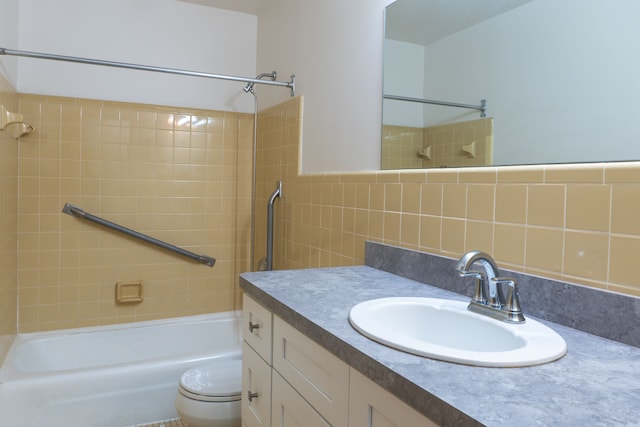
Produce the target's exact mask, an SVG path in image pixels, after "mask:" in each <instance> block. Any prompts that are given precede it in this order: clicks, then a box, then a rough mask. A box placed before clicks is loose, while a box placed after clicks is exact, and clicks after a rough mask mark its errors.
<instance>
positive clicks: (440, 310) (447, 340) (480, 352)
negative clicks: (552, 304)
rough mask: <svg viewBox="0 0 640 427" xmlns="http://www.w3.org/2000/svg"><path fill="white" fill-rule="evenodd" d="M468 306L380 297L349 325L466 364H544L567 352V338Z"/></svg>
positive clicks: (360, 307)
mask: <svg viewBox="0 0 640 427" xmlns="http://www.w3.org/2000/svg"><path fill="white" fill-rule="evenodd" d="M467 305H468V304H467V303H466V302H461V301H453V300H445V299H436V298H417V297H393V298H381V299H374V300H370V301H365V302H363V303H360V304H357V305H356V306H354V307H353V308H352V309H351V312H350V313H349V321H350V322H351V325H352V326H353V327H354V328H355V329H356V330H357V331H358V332H360V333H361V334H363V335H364V336H366V337H368V338H370V339H372V340H374V341H377V342H379V343H382V344H385V345H388V346H389V347H393V348H396V349H398V350H402V351H406V352H408V353H412V354H417V355H419V356H426V357H430V358H433V359H438V360H444V361H447V362H455V363H462V364H465V365H474V366H490V367H519V366H531V365H539V364H543V363H547V362H551V361H553V360H556V359H559V358H561V357H562V356H564V355H565V353H566V352H567V344H566V342H565V340H564V339H563V338H562V337H561V336H560V335H558V334H557V333H556V332H555V331H554V330H552V329H550V328H549V327H547V326H545V325H543V324H542V323H540V322H536V321H535V320H532V319H527V320H526V322H525V323H521V324H512V323H506V322H503V321H500V320H495V319H492V318H490V317H487V316H484V315H481V314H477V313H473V312H471V311H468V310H467Z"/></svg>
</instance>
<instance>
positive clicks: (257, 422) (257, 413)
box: [241, 342, 271, 427]
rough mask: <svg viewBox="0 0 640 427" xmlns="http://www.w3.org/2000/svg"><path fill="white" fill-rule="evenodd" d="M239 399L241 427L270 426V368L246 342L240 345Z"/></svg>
mask: <svg viewBox="0 0 640 427" xmlns="http://www.w3.org/2000/svg"><path fill="white" fill-rule="evenodd" d="M241 398H242V402H241V403H242V405H241V416H242V423H243V426H246V427H265V426H266V427H268V426H270V425H271V366H269V365H267V362H265V361H264V360H263V359H262V358H261V357H260V356H258V353H256V352H255V351H254V350H253V349H252V348H251V347H250V346H249V345H248V344H247V343H246V342H243V343H242V395H241Z"/></svg>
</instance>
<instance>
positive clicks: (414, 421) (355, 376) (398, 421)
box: [349, 368, 437, 427]
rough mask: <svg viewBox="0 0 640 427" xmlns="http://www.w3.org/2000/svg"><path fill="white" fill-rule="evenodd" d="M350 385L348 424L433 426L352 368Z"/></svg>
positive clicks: (353, 426)
mask: <svg viewBox="0 0 640 427" xmlns="http://www.w3.org/2000/svg"><path fill="white" fill-rule="evenodd" d="M350 387H351V390H350V392H349V427H437V424H435V423H434V422H433V421H431V420H430V419H428V418H427V417H425V416H424V415H422V414H421V413H419V412H418V411H416V410H415V409H413V408H412V407H410V406H409V405H407V404H406V403H404V402H403V401H401V400H400V399H398V398H397V397H395V396H394V395H392V394H391V393H389V392H388V391H386V390H384V389H383V388H382V387H380V386H378V385H377V384H376V383H374V382H373V381H371V380H369V379H368V378H366V377H365V376H364V375H362V374H361V373H360V372H358V371H356V370H355V369H353V368H351V383H350Z"/></svg>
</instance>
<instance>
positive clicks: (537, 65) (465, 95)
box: [381, 0, 640, 169]
mask: <svg viewBox="0 0 640 427" xmlns="http://www.w3.org/2000/svg"><path fill="white" fill-rule="evenodd" d="M638 16H640V2H638V1H636V0H616V1H614V2H612V1H609V0H562V1H557V0H482V1H478V0H446V1H445V0H397V1H395V2H394V3H392V4H390V5H389V6H387V8H386V14H385V21H386V22H385V25H386V27H385V32H386V35H385V45H384V49H385V50H384V87H383V93H384V97H385V98H387V99H384V100H383V138H382V161H381V163H382V164H381V168H382V169H399V168H420V167H453V166H455V167H457V166H470V165H483V164H486V165H517V164H548V163H575V162H600V161H624V160H639V159H640V105H638V102H637V101H638V100H639V99H640V84H639V83H638V76H640V55H638V54H637V41H638V40H640V25H638V23H637V17H638ZM390 95H391V96H401V97H408V98H417V99H428V100H436V101H443V102H452V103H461V104H468V105H477V106H479V105H480V103H481V100H483V99H485V100H486V117H484V118H483V117H481V113H480V111H478V110H474V109H467V108H457V107H449V106H442V105H431V104H424V103H421V102H414V101H399V100H395V99H388V96H390Z"/></svg>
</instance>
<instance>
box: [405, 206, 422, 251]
mask: <svg viewBox="0 0 640 427" xmlns="http://www.w3.org/2000/svg"><path fill="white" fill-rule="evenodd" d="M401 221H402V223H401V225H400V228H401V233H400V241H401V242H402V244H407V245H412V246H414V247H418V245H419V242H420V216H419V215H414V214H406V213H403V214H402V216H401Z"/></svg>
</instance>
